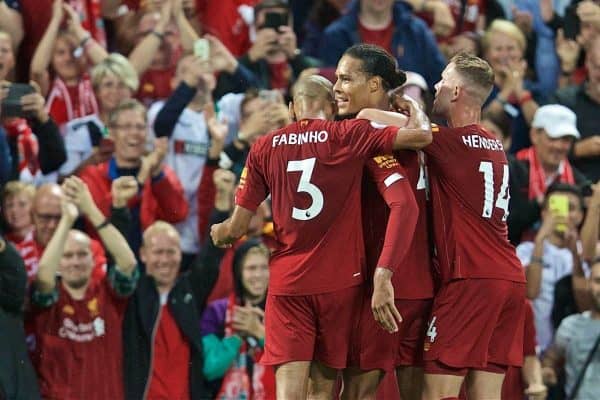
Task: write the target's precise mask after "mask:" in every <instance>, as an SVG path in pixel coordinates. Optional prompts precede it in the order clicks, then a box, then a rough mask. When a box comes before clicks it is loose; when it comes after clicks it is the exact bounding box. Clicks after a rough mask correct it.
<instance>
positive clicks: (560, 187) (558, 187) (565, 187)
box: [542, 182, 585, 210]
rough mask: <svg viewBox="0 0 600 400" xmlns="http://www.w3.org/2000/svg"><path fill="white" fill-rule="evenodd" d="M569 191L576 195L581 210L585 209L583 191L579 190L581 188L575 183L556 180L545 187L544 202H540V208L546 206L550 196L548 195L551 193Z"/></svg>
mask: <svg viewBox="0 0 600 400" xmlns="http://www.w3.org/2000/svg"><path fill="white" fill-rule="evenodd" d="M557 192H560V193H571V194H573V195H575V196H577V200H579V207H580V208H581V210H584V209H585V203H584V201H583V193H582V191H581V189H580V188H579V186H577V185H572V184H570V183H561V182H557V183H553V184H552V185H550V187H548V189H546V195H545V196H544V203H543V204H542V209H545V208H546V207H548V199H549V198H550V195H551V194H552V193H557Z"/></svg>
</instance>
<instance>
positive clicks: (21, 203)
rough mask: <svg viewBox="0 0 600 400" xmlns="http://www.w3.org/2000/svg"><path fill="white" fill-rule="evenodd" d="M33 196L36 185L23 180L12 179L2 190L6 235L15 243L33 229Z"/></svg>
mask: <svg viewBox="0 0 600 400" xmlns="http://www.w3.org/2000/svg"><path fill="white" fill-rule="evenodd" d="M33 196H35V187H34V186H33V185H31V184H29V183H25V182H21V181H10V182H8V183H6V185H4V189H3V190H2V217H3V218H4V223H5V227H6V231H5V232H6V233H5V235H4V237H5V238H6V239H7V240H8V241H9V242H11V243H13V244H15V245H16V244H18V243H20V242H21V241H22V240H23V239H24V238H25V236H27V234H28V233H29V232H31V231H32V230H33V220H32V219H31V205H32V203H33Z"/></svg>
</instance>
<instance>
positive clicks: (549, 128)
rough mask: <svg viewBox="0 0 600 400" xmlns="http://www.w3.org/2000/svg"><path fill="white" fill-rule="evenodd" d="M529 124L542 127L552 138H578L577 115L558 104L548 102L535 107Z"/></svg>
mask: <svg viewBox="0 0 600 400" xmlns="http://www.w3.org/2000/svg"><path fill="white" fill-rule="evenodd" d="M531 126H532V127H534V128H543V129H544V130H545V131H546V133H547V134H548V136H550V137H551V138H552V139H558V138H561V137H565V136H573V137H574V138H575V139H579V136H580V135H579V131H578V130H577V116H576V115H575V113H574V112H573V111H571V110H569V109H568V108H567V107H565V106H561V105H560V104H549V105H547V106H542V107H540V108H538V109H537V111H536V112H535V115H534V117H533V122H532V123H531Z"/></svg>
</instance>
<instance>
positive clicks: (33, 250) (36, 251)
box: [15, 231, 106, 283]
mask: <svg viewBox="0 0 600 400" xmlns="http://www.w3.org/2000/svg"><path fill="white" fill-rule="evenodd" d="M15 247H16V248H17V250H18V251H19V254H20V255H21V258H22V259H23V262H24V263H25V269H26V270H27V281H28V283H31V282H32V281H33V280H34V279H35V275H36V274H37V271H38V267H39V264H40V259H41V258H42V254H43V253H44V247H42V246H40V245H39V244H38V242H36V240H35V231H31V232H29V234H27V236H25V238H24V239H23V240H22V241H21V242H20V243H18V244H16V245H15ZM90 247H91V249H92V256H93V257H94V270H93V271H92V279H93V280H94V281H99V280H101V279H102V278H104V276H105V275H106V255H105V254H104V248H103V247H102V244H100V242H98V241H97V240H94V239H91V243H90Z"/></svg>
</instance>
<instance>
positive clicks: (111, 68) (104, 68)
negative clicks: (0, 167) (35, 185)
mask: <svg viewBox="0 0 600 400" xmlns="http://www.w3.org/2000/svg"><path fill="white" fill-rule="evenodd" d="M91 83H92V87H93V88H94V94H95V97H96V99H97V100H98V112H97V113H94V114H92V115H89V116H86V117H81V118H76V119H74V120H72V121H70V122H69V123H67V125H66V129H65V131H66V132H65V146H66V149H67V161H66V162H65V163H64V164H63V165H62V166H61V168H60V173H61V175H63V176H65V175H69V174H72V173H77V172H78V170H79V169H81V168H83V167H85V166H86V165H92V164H99V163H101V162H104V161H106V160H108V159H109V158H110V156H111V155H112V151H113V145H112V142H111V141H110V140H109V139H108V138H107V136H108V131H107V129H106V125H107V123H108V116H109V115H110V113H111V112H112V111H113V110H114V109H115V108H116V107H117V106H118V105H119V103H121V102H122V101H123V100H127V99H131V98H132V97H133V95H134V93H135V92H136V90H137V89H138V86H139V79H138V76H137V73H136V72H135V70H134V69H133V67H132V66H131V64H130V63H129V61H128V60H127V58H125V57H124V56H122V55H121V54H118V53H112V54H110V55H109V56H108V57H106V58H105V59H104V60H103V61H102V62H100V64H98V65H96V66H95V67H94V68H93V69H92V73H91Z"/></svg>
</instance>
